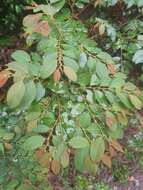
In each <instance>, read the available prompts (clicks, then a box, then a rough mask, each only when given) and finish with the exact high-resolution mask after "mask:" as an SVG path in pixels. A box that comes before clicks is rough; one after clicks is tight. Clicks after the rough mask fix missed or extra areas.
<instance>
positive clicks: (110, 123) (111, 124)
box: [106, 117, 114, 127]
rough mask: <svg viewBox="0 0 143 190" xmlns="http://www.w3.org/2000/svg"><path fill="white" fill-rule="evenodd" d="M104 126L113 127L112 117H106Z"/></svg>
mask: <svg viewBox="0 0 143 190" xmlns="http://www.w3.org/2000/svg"><path fill="white" fill-rule="evenodd" d="M106 124H107V126H108V127H111V126H113V124H114V121H113V118H112V117H107V118H106Z"/></svg>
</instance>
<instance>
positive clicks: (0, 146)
mask: <svg viewBox="0 0 143 190" xmlns="http://www.w3.org/2000/svg"><path fill="white" fill-rule="evenodd" d="M0 152H1V153H2V154H4V147H3V143H0Z"/></svg>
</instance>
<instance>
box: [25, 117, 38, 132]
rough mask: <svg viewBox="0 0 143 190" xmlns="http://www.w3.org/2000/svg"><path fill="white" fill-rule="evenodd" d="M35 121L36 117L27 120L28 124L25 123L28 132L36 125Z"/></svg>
mask: <svg viewBox="0 0 143 190" xmlns="http://www.w3.org/2000/svg"><path fill="white" fill-rule="evenodd" d="M37 122H38V120H37V119H35V120H31V121H29V122H28V124H27V132H28V133H30V132H31V131H32V130H33V129H34V128H36V127H37Z"/></svg>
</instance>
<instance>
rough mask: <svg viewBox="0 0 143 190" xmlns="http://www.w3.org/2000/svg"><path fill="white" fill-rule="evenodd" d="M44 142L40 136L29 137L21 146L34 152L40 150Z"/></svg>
mask: <svg viewBox="0 0 143 190" xmlns="http://www.w3.org/2000/svg"><path fill="white" fill-rule="evenodd" d="M44 141H45V138H44V137H42V136H40V135H35V136H31V137H29V138H28V139H26V141H25V142H24V144H23V146H24V148H25V149H26V150H35V149H37V148H40V147H41V146H42V145H43V143H44Z"/></svg>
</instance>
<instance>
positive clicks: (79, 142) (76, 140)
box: [69, 136, 89, 149]
mask: <svg viewBox="0 0 143 190" xmlns="http://www.w3.org/2000/svg"><path fill="white" fill-rule="evenodd" d="M69 145H70V146H71V147H72V148H76V149H77V148H85V147H88V146H89V142H88V140H87V139H86V138H84V137H80V136H77V137H73V138H72V139H71V140H70V141H69Z"/></svg>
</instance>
